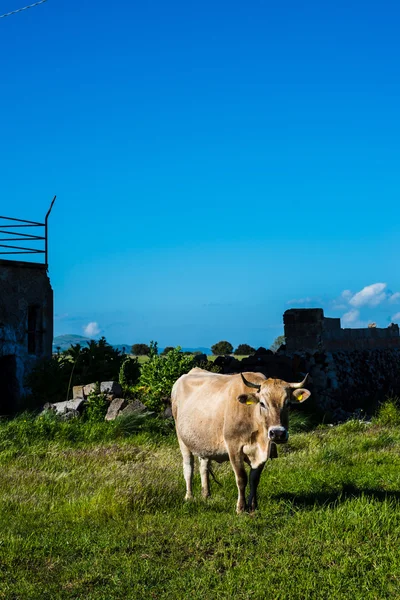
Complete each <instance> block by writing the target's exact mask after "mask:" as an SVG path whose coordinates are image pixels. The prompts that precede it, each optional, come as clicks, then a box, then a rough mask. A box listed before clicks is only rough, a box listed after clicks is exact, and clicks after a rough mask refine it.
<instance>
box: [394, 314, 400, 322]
mask: <svg viewBox="0 0 400 600" xmlns="http://www.w3.org/2000/svg"><path fill="white" fill-rule="evenodd" d="M392 322H393V323H400V312H398V313H396V314H395V315H393V317H392Z"/></svg>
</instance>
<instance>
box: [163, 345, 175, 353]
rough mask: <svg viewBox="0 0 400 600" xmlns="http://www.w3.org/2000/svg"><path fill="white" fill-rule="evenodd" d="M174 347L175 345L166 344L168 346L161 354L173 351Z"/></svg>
mask: <svg viewBox="0 0 400 600" xmlns="http://www.w3.org/2000/svg"><path fill="white" fill-rule="evenodd" d="M173 349H174V347H173V346H166V347H165V348H164V350H163V351H162V352H161V354H163V355H164V354H168V352H171V350H173Z"/></svg>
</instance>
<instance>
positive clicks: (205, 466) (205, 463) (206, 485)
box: [199, 457, 211, 498]
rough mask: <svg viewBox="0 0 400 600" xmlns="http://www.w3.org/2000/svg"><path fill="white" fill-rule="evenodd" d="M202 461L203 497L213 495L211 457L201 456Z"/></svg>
mask: <svg viewBox="0 0 400 600" xmlns="http://www.w3.org/2000/svg"><path fill="white" fill-rule="evenodd" d="M199 461H200V478H201V493H202V496H203V498H208V497H209V496H211V494H210V471H209V466H210V459H209V458H201V457H199Z"/></svg>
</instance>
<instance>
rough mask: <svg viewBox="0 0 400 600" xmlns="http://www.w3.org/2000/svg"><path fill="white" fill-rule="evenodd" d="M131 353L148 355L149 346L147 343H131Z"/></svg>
mask: <svg viewBox="0 0 400 600" xmlns="http://www.w3.org/2000/svg"><path fill="white" fill-rule="evenodd" d="M131 354H134V355H135V356H148V355H149V354H150V346H148V345H147V344H133V346H132V348H131Z"/></svg>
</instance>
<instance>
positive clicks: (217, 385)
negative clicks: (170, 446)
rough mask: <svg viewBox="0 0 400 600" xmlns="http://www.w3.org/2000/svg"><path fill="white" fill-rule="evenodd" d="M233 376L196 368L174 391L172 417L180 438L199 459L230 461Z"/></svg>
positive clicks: (182, 378)
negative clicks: (227, 433) (227, 428)
mask: <svg viewBox="0 0 400 600" xmlns="http://www.w3.org/2000/svg"><path fill="white" fill-rule="evenodd" d="M231 381H232V376H229V375H220V374H218V373H210V372H209V371H205V370H204V369H200V368H197V367H196V368H195V369H192V370H191V371H190V372H189V373H188V374H187V375H182V377H180V378H179V379H178V380H177V381H176V383H175V384H174V386H173V388H172V394H171V399H172V414H173V417H174V419H175V424H176V431H177V434H178V438H179V439H180V440H182V441H183V442H184V444H185V445H186V446H187V447H188V448H189V449H190V450H191V452H193V453H194V454H197V455H198V456H208V457H213V458H215V459H216V460H218V459H219V458H220V459H223V458H226V455H227V449H226V446H225V442H224V435H223V432H224V419H225V412H226V405H227V403H228V402H230V401H231V398H230V393H229V387H230V385H231Z"/></svg>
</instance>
